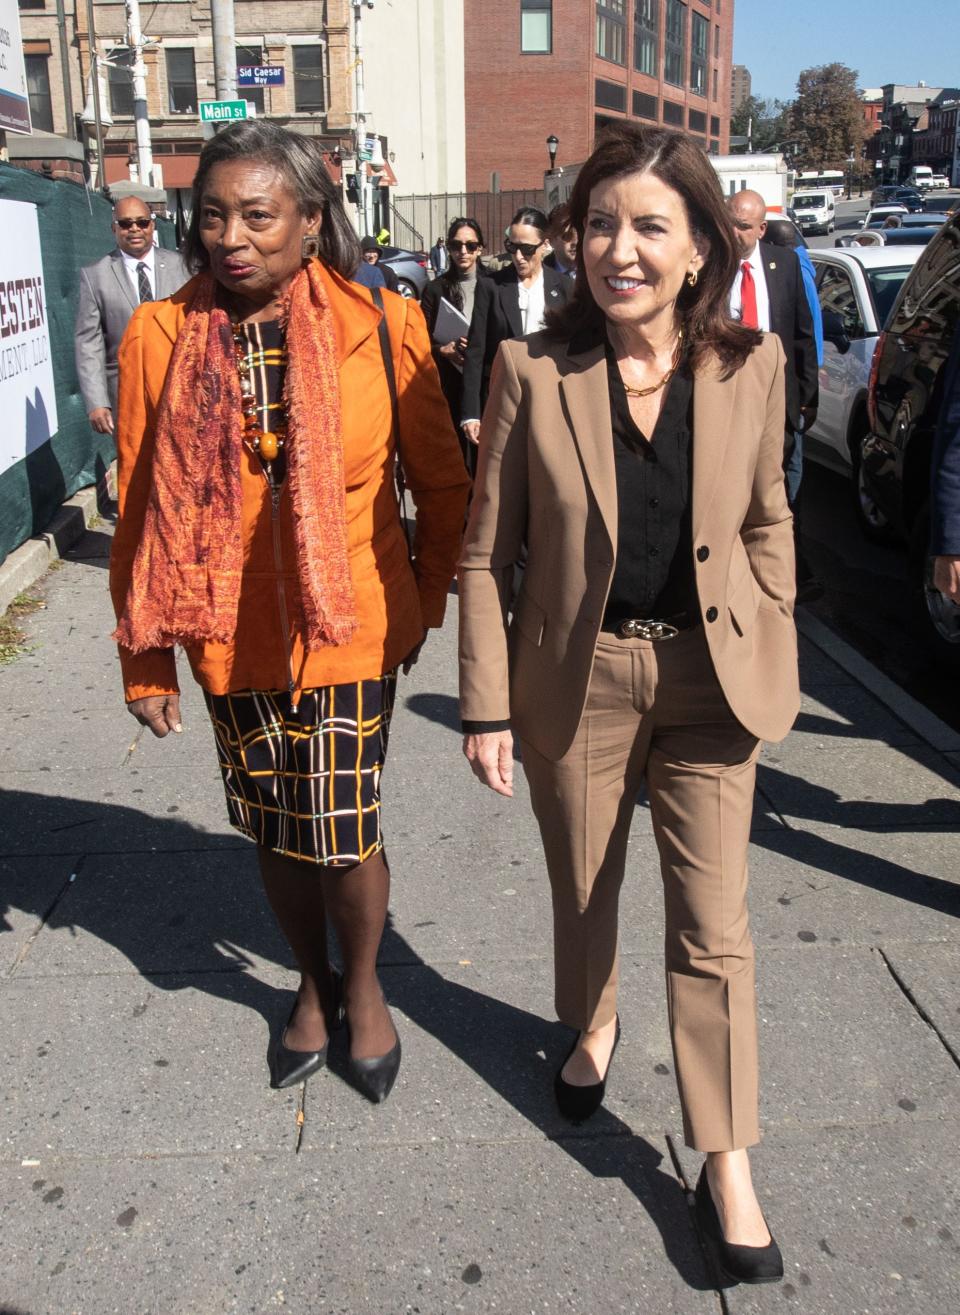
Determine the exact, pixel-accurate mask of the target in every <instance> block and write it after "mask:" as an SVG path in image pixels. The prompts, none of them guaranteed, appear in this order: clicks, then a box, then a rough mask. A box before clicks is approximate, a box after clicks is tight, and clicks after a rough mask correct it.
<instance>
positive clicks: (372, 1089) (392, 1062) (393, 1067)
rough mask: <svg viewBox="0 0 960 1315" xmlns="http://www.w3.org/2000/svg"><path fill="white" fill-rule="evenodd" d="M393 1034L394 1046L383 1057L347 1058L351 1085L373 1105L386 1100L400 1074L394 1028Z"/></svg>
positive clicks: (398, 1052)
mask: <svg viewBox="0 0 960 1315" xmlns="http://www.w3.org/2000/svg"><path fill="white" fill-rule="evenodd" d="M393 1034H394V1036H395V1037H396V1038H397V1040H396V1044H395V1045H394V1047H393V1049H392V1050H388V1051H387V1053H386V1054H385V1055H375V1056H374V1057H373V1058H372V1059H354V1058H353V1056H352V1055H348V1057H347V1073H348V1074H349V1077H350V1079H351V1081H352V1082H353V1085H354V1086H355V1087H356V1088H357V1090H358V1091H360V1092H362V1094H363V1095H364V1096H366V1098H367V1100H369V1101H372V1102H373V1104H374V1105H379V1104H380V1103H381V1102H382V1101H385V1100H386V1099H387V1097H388V1096H389V1095H390V1092H391V1091H392V1090H393V1084H394V1083H395V1082H396V1080H397V1074H398V1073H399V1072H400V1036H399V1034H398V1033H397V1029H396V1027H394V1029H393Z"/></svg>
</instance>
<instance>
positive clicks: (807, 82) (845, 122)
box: [790, 64, 864, 169]
mask: <svg viewBox="0 0 960 1315" xmlns="http://www.w3.org/2000/svg"><path fill="white" fill-rule="evenodd" d="M790 132H791V134H792V135H793V136H794V137H796V138H797V140H798V142H799V144H800V149H799V163H800V166H801V168H804V169H843V168H845V166H846V160H847V158H848V156H849V155H851V154H853V155H855V156H857V158H858V159H859V156H860V147H861V145H862V143H863V137H864V121H863V106H862V103H861V100H860V97H859V95H858V94H857V74H856V73H855V72H854V70H853V69H849V68H847V66H846V64H820V65H818V66H817V67H816V68H806V69H804V70H803V72H802V73H801V74H800V76H799V77H798V78H797V99H796V100H795V101H794V102H793V105H792V107H791V110H790Z"/></svg>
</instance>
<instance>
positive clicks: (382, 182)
mask: <svg viewBox="0 0 960 1315" xmlns="http://www.w3.org/2000/svg"><path fill="white" fill-rule="evenodd" d="M366 169H367V177H368V178H369V179H371V180H372V182H373V185H374V187H396V186H397V175H396V174H395V173H394V172H393V170H392V169H391V168H390V165H389V164H388V163H387V161H386V160H384V162H383V164H382V165H379V166H378V167H377V168H376V169H374V167H373V165H372V164H369V163H368V164H367V166H366Z"/></svg>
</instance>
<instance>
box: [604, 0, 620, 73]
mask: <svg viewBox="0 0 960 1315" xmlns="http://www.w3.org/2000/svg"><path fill="white" fill-rule="evenodd" d="M626 7H627V0H597V54H598V55H599V56H600V58H601V59H609V60H610V62H611V63H612V64H623V65H625V64H626V62H627V55H626V49H627V18H626Z"/></svg>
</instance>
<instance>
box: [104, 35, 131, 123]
mask: <svg viewBox="0 0 960 1315" xmlns="http://www.w3.org/2000/svg"><path fill="white" fill-rule="evenodd" d="M109 60H110V63H109V64H108V65H107V85H108V86H109V88H110V113H111V114H112V115H113V116H114V118H116V117H117V116H118V115H124V114H126V115H129V116H130V117H131V118H132V117H133V51H132V50H129V49H128V48H127V47H126V46H120V47H118V48H117V49H116V50H111V51H110V54H109Z"/></svg>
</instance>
